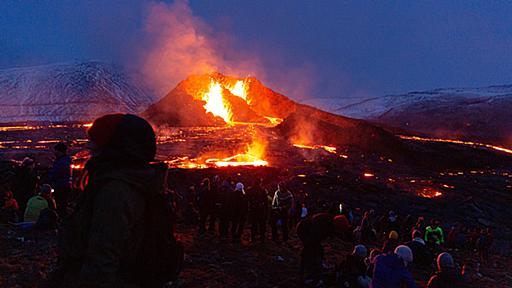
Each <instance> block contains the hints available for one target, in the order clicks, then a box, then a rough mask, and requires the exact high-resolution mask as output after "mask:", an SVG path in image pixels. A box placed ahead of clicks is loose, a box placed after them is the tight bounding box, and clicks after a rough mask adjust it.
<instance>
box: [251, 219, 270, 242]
mask: <svg viewBox="0 0 512 288" xmlns="http://www.w3.org/2000/svg"><path fill="white" fill-rule="evenodd" d="M266 222H267V221H266V218H265V213H259V214H258V213H253V214H250V215H249V223H250V224H251V240H252V241H254V240H256V236H257V235H259V237H260V240H261V241H264V240H265V232H266V230H267V223H266Z"/></svg>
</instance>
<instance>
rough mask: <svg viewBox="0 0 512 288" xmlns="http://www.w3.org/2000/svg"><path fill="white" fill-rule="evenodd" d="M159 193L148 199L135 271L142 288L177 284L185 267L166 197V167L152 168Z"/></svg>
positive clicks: (160, 165) (156, 165) (182, 250)
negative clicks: (142, 236) (169, 283)
mask: <svg viewBox="0 0 512 288" xmlns="http://www.w3.org/2000/svg"><path fill="white" fill-rule="evenodd" d="M152 167H153V168H154V169H155V170H156V171H157V180H158V183H159V184H163V185H161V186H160V187H158V186H157V187H158V189H159V190H160V191H159V193H153V194H151V195H153V196H147V197H146V199H145V200H146V209H145V216H144V217H145V219H144V221H145V229H144V238H143V242H142V245H141V248H140V249H139V252H138V253H137V259H136V267H133V268H134V269H133V276H134V279H135V282H136V283H137V284H139V285H140V286H141V287H162V286H163V285H164V284H165V283H168V282H172V281H175V280H176V279H177V278H178V274H179V273H180V271H181V269H182V267H183V260H184V248H183V244H182V243H181V242H180V241H178V240H176V238H175V237H174V223H175V214H174V208H173V206H172V204H171V203H170V202H169V198H168V197H167V196H166V194H165V192H166V189H167V188H166V184H167V173H168V172H167V171H168V169H167V166H166V165H165V164H164V163H158V164H153V165H152Z"/></svg>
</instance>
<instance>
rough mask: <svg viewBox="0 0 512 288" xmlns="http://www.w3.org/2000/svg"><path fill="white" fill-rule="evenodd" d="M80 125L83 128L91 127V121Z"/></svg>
mask: <svg viewBox="0 0 512 288" xmlns="http://www.w3.org/2000/svg"><path fill="white" fill-rule="evenodd" d="M82 127H84V128H91V127H92V123H85V124H83V125H82Z"/></svg>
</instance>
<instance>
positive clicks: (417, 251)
mask: <svg viewBox="0 0 512 288" xmlns="http://www.w3.org/2000/svg"><path fill="white" fill-rule="evenodd" d="M405 246H407V247H409V248H411V251H412V255H413V258H414V262H413V263H414V265H415V266H419V267H425V266H428V265H429V264H430V263H431V262H432V259H433V257H432V255H431V254H430V251H429V250H428V248H427V245H426V243H425V240H423V238H422V235H421V232H420V231H418V230H414V231H413V232H412V240H411V241H409V242H407V243H405Z"/></svg>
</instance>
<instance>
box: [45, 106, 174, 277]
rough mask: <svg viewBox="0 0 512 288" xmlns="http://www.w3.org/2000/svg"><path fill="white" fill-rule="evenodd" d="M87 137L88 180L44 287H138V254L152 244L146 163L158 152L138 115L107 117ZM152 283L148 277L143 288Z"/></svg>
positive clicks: (150, 174)
mask: <svg viewBox="0 0 512 288" xmlns="http://www.w3.org/2000/svg"><path fill="white" fill-rule="evenodd" d="M88 135H89V139H90V141H91V148H92V151H91V155H92V157H91V158H90V159H89V161H88V162H87V163H86V165H85V170H86V171H87V173H88V175H89V180H88V182H87V184H86V186H85V191H84V193H82V195H81V199H79V202H78V204H77V208H76V209H75V211H73V213H72V214H71V215H70V217H69V218H68V219H66V221H65V222H64V224H63V228H62V229H60V230H59V233H60V235H59V238H60V241H59V246H58V263H57V269H56V270H55V272H54V273H53V274H52V275H51V276H52V277H50V279H49V284H48V286H49V287H100V286H101V287H125V286H126V285H128V286H130V287H131V286H133V285H135V286H136V283H138V282H135V281H137V280H136V279H137V278H136V277H138V275H139V273H141V272H140V271H141V270H143V269H144V268H145V267H141V264H140V261H139V260H140V258H139V254H137V253H138V251H140V250H141V249H142V248H144V247H147V246H143V243H144V242H147V241H150V240H148V239H147V238H145V237H144V235H145V233H146V231H148V230H146V229H148V228H147V227H150V225H152V224H149V225H147V224H145V223H146V222H147V221H149V220H148V219H153V218H146V217H145V213H149V212H146V203H147V201H150V200H151V199H155V197H157V196H155V195H157V193H158V189H157V188H156V185H157V183H158V179H159V178H158V174H157V172H156V169H155V168H153V166H150V165H149V164H150V162H151V161H153V159H154V157H155V154H156V137H155V133H154V131H153V128H152V127H151V125H150V124H149V123H148V122H147V121H146V120H144V119H142V118H140V117H138V116H135V115H131V114H110V115H105V116H102V117H100V118H98V119H96V120H95V121H94V123H93V125H92V127H91V128H90V129H89V130H88ZM153 187H155V188H153ZM171 233H172V232H171ZM153 260H154V261H159V260H160V259H153ZM152 280H153V279H146V281H147V285H149V284H148V283H150V281H152ZM135 286H134V287H135Z"/></svg>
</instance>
